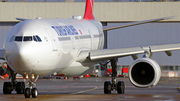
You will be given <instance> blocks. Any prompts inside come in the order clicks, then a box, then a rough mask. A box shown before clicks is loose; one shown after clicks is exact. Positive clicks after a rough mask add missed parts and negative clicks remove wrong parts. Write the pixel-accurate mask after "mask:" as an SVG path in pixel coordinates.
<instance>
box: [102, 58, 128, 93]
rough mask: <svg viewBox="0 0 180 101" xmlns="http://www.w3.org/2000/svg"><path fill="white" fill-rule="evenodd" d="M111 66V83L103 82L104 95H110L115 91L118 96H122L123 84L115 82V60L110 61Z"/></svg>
mask: <svg viewBox="0 0 180 101" xmlns="http://www.w3.org/2000/svg"><path fill="white" fill-rule="evenodd" d="M110 61H111V66H112V74H111V79H112V80H111V81H105V82H104V94H111V91H113V90H116V91H117V93H118V94H124V91H125V84H124V82H123V81H119V82H116V76H117V60H116V59H112V60H110Z"/></svg>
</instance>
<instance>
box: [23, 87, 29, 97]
mask: <svg viewBox="0 0 180 101" xmlns="http://www.w3.org/2000/svg"><path fill="white" fill-rule="evenodd" d="M24 96H25V98H30V88H26V89H25V91H24Z"/></svg>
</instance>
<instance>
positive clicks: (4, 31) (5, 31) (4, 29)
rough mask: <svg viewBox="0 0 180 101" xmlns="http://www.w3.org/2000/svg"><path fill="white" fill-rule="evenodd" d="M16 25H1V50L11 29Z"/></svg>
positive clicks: (3, 23) (4, 23)
mask: <svg viewBox="0 0 180 101" xmlns="http://www.w3.org/2000/svg"><path fill="white" fill-rule="evenodd" d="M15 24H16V23H12V22H11V23H7V22H1V23H0V48H1V49H2V48H3V43H4V41H5V38H6V35H7V34H8V32H9V31H10V29H11V28H12V27H13V26H14V25H15Z"/></svg>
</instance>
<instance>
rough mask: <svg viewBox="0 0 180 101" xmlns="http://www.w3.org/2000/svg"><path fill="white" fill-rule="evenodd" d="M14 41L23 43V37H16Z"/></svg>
mask: <svg viewBox="0 0 180 101" xmlns="http://www.w3.org/2000/svg"><path fill="white" fill-rule="evenodd" d="M14 41H22V36H16V37H15V40H14Z"/></svg>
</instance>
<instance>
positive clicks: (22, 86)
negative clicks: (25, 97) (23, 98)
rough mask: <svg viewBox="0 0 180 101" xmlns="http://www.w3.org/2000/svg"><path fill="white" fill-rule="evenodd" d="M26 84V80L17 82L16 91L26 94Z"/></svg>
mask: <svg viewBox="0 0 180 101" xmlns="http://www.w3.org/2000/svg"><path fill="white" fill-rule="evenodd" d="M24 89H25V84H24V82H17V84H16V93H17V94H24Z"/></svg>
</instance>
